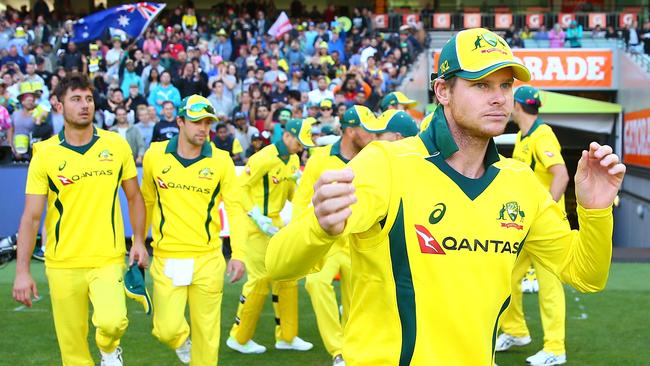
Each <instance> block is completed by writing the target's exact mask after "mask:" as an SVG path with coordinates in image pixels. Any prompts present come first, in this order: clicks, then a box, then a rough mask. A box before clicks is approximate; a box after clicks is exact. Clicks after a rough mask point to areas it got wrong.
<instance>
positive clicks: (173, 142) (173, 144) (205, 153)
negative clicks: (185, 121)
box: [165, 136, 212, 168]
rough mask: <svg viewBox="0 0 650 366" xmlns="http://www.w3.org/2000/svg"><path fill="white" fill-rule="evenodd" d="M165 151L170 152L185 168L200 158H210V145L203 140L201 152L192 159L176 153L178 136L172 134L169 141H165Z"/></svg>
mask: <svg viewBox="0 0 650 366" xmlns="http://www.w3.org/2000/svg"><path fill="white" fill-rule="evenodd" d="M165 153H166V154H172V155H173V156H174V157H175V158H176V160H178V162H179V163H181V165H183V166H184V167H185V168H187V167H188V166H190V165H192V164H194V163H196V162H197V161H200V160H202V159H203V158H211V157H212V147H211V146H210V143H209V142H208V141H205V142H204V143H203V146H202V147H201V153H200V154H199V156H197V157H196V158H194V159H185V158H184V157H182V156H180V155H178V136H174V137H172V138H171V139H169V141H168V142H167V147H166V148H165Z"/></svg>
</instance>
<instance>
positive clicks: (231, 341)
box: [226, 337, 266, 354]
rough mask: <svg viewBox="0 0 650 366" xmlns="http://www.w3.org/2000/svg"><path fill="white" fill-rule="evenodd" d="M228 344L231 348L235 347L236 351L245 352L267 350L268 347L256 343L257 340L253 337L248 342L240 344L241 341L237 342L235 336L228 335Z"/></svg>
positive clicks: (262, 351)
mask: <svg viewBox="0 0 650 366" xmlns="http://www.w3.org/2000/svg"><path fill="white" fill-rule="evenodd" d="M226 346H228V347H229V348H230V349H234V350H235V351H237V352H241V353H244V354H251V353H264V352H266V347H264V346H262V345H260V344H257V343H255V341H254V340H252V339H249V340H248V342H246V343H245V344H240V343H239V342H237V340H236V339H235V338H233V337H228V340H227V341H226Z"/></svg>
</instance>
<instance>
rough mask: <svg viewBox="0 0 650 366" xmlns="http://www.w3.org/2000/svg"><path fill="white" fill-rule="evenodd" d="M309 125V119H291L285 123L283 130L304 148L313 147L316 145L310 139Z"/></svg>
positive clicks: (310, 123)
mask: <svg viewBox="0 0 650 366" xmlns="http://www.w3.org/2000/svg"><path fill="white" fill-rule="evenodd" d="M311 125H312V122H311V120H310V119H304V120H303V119H298V118H292V119H290V120H289V121H287V124H286V126H285V130H286V131H287V132H289V133H290V134H292V135H293V136H294V137H296V138H297V139H298V141H300V143H301V144H302V145H303V146H304V147H314V146H316V144H315V143H314V141H313V140H312V139H311Z"/></svg>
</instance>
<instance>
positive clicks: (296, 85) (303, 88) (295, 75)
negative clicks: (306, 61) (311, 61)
mask: <svg viewBox="0 0 650 366" xmlns="http://www.w3.org/2000/svg"><path fill="white" fill-rule="evenodd" d="M289 74H290V75H291V80H289V85H288V87H289V90H297V91H299V92H300V93H309V91H310V90H311V89H310V88H309V84H308V83H307V82H306V81H305V80H304V79H303V78H302V69H301V68H300V66H299V65H292V66H291V68H290V69H289Z"/></svg>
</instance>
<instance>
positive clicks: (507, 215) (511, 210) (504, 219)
mask: <svg viewBox="0 0 650 366" xmlns="http://www.w3.org/2000/svg"><path fill="white" fill-rule="evenodd" d="M525 217H526V214H525V213H524V211H523V210H522V209H521V208H520V207H519V204H518V203H517V202H515V201H511V202H508V203H504V204H503V205H502V206H501V210H499V218H498V219H497V220H499V221H501V227H504V228H514V229H517V230H523V229H524V227H523V225H520V224H517V222H519V223H523V222H524V218H525Z"/></svg>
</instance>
